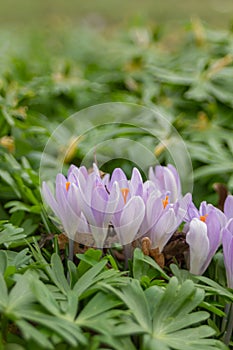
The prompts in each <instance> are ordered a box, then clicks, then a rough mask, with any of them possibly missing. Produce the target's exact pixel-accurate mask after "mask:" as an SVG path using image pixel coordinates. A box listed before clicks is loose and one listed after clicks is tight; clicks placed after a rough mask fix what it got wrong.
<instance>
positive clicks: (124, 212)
mask: <svg viewBox="0 0 233 350" xmlns="http://www.w3.org/2000/svg"><path fill="white" fill-rule="evenodd" d="M105 183H106V182H105ZM116 183H117V185H118V188H119V194H120V195H119V201H118V204H117V207H116V210H115V213H114V215H113V217H112V224H113V226H114V230H115V232H116V234H117V236H118V238H119V241H120V243H121V244H122V245H126V244H128V243H130V242H132V241H133V240H134V238H135V236H136V235H137V234H138V231H139V228H140V226H141V223H142V220H143V218H144V215H145V205H144V202H143V199H142V198H141V195H142V193H143V181H142V177H141V174H140V172H139V171H138V169H136V168H133V171H132V175H131V178H130V180H127V177H126V175H125V173H124V172H123V170H122V169H120V168H116V169H115V170H114V171H113V173H112V176H111V179H110V181H109V178H108V183H106V187H107V189H108V191H110V193H111V192H112V189H113V186H114V184H116Z"/></svg>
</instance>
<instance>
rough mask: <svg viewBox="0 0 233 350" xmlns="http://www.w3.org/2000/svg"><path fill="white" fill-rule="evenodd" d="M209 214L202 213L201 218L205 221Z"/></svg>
mask: <svg viewBox="0 0 233 350" xmlns="http://www.w3.org/2000/svg"><path fill="white" fill-rule="evenodd" d="M207 216H208V214H205V215H201V216H200V220H201V221H203V222H206V218H207Z"/></svg>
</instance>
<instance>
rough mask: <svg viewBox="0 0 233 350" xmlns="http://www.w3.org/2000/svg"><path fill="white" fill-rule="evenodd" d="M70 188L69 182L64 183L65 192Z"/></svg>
mask: <svg viewBox="0 0 233 350" xmlns="http://www.w3.org/2000/svg"><path fill="white" fill-rule="evenodd" d="M69 188H70V181H67V182H66V191H68V189H69Z"/></svg>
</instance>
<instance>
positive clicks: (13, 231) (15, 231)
mask: <svg viewBox="0 0 233 350" xmlns="http://www.w3.org/2000/svg"><path fill="white" fill-rule="evenodd" d="M23 231H24V230H23V229H22V228H16V227H15V226H13V225H12V224H5V225H3V230H2V231H0V244H5V245H8V244H10V243H11V242H15V241H18V240H20V239H22V238H24V237H25V236H26V235H25V234H24V233H22V232H23Z"/></svg>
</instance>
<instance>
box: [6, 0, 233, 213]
mask: <svg viewBox="0 0 233 350" xmlns="http://www.w3.org/2000/svg"><path fill="white" fill-rule="evenodd" d="M232 20H233V1H232V0H223V1H221V2H220V1H215V0H214V1H211V0H205V1H193V0H192V1H186V2H185V1H173V0H167V1H152V0H146V1H143V2H142V1H139V0H137V1H132V2H130V1H122V0H121V1H106V0H105V1H104V0H102V1H96V2H94V1H90V0H86V1H74V0H70V1H66V2H65V1H60V0H59V1H53V2H52V1H44V0H43V1H28V0H21V1H12V0H9V1H7V2H6V1H5V2H2V3H1V11H0V166H1V168H2V172H1V171H0V185H1V193H0V201H1V202H2V210H1V205H0V213H2V216H4V217H6V218H7V217H8V216H9V213H8V209H6V208H10V207H11V204H12V203H11V202H10V204H9V201H11V200H13V199H15V195H16V196H18V197H19V198H21V199H20V200H22V202H23V203H24V205H30V200H31V199H28V198H24V192H25V191H24V189H23V188H21V185H22V184H21V183H18V181H19V176H18V175H19V172H23V171H24V170H25V169H24V168H23V167H24V164H27V165H26V168H27V169H28V167H29V166H30V167H31V168H32V169H33V171H35V178H36V176H38V169H39V165H40V158H41V154H42V152H43V149H44V146H45V144H46V142H47V140H48V138H49V137H50V136H51V135H52V133H53V130H54V129H55V128H56V127H57V126H58V125H59V124H60V123H61V122H62V121H63V120H65V119H66V118H67V117H68V116H70V115H71V114H73V113H75V112H77V111H79V110H81V109H83V108H86V107H89V106H93V105H95V104H100V103H105V102H129V103H135V104H139V105H142V106H147V107H149V108H154V107H156V108H159V109H160V111H161V112H162V113H163V114H164V115H165V116H166V118H167V119H168V120H169V122H170V123H171V125H172V126H173V127H175V128H176V129H177V130H178V132H179V134H180V135H181V137H182V138H183V139H184V141H185V143H186V146H187V147H188V151H189V153H190V155H191V158H192V164H193V168H194V180H195V186H194V192H193V194H194V199H195V201H196V203H198V202H200V201H201V200H204V199H207V200H209V201H212V202H213V203H214V204H216V203H217V201H218V196H217V194H216V192H215V191H214V189H213V184H214V183H216V182H220V183H224V184H226V185H227V186H228V189H229V190H230V191H233V161H232V159H233V141H232V140H233V138H232V133H233V126H232V120H233V78H232V77H233V35H232V30H233V26H232V23H233V22H232ZM119 132H120V134H122V133H123V134H124V133H126V131H122V130H120V131H119ZM127 132H128V131H127ZM166 132H167V133H166V135H165V136H164V137H165V141H166V142H165V143H167V142H168V143H169V142H171V140H172V135H171V133H170V130H167V131H166ZM117 133H118V130H115V128H114V127H113V128H112V129H109V130H108V131H107V132H106V134H105V136H102V134H101V133H99V137H103V138H104V137H106V138H107V137H108V135H111V136H112V137H117ZM64 135H65V137H64V138H63V139H62V137H61V142H60V148H58V149H57V152H56V153H55V154H54V159H53V161H54V162H56V160H57V158H59V157H61V156H62V155H63V156H64V153H65V152H67V156H66V163H67V166H68V165H69V163H75V164H77V165H79V164H80V163H81V161H82V159H83V157H84V156H85V154H86V153H87V151H88V137H87V138H86V141H85V140H82V141H81V142H80V143H78V144H77V145H75V146H77V147H74V148H72V147H71V144H72V142H73V136H74V135H72V134H67V133H66V130H64ZM130 137H131V138H133V139H135V140H138V139H140V142H144V143H145V145H146V147H148V148H149V149H150V150H151V151H152V152H154V153H155V154H156V156H157V157H158V161H159V162H160V163H161V164H167V163H168V162H169V161H170V157H169V154H168V152H167V151H166V149H165V148H164V147H161V144H156V143H155V142H154V141H153V140H149V139H148V138H147V137H146V136H145V135H143V136H142V135H139V134H138V133H137V132H136V131H132V130H130ZM90 138H92V136H90ZM90 138H89V139H90ZM96 142H97V141H96ZM98 142H99V141H98ZM70 147H71V148H70ZM67 150H68V151H67ZM113 151H114V150H113ZM131 151H132V152H134V150H133V149H132V150H131ZM25 159H26V163H25ZM122 166H123V162H122ZM130 167H131V165H130V166H129V167H128V169H126V171H127V173H128V174H130ZM0 170H1V169H0ZM102 170H106V169H102ZM26 178H27V176H26V175H25V179H26ZM35 178H34V179H33V181H34V180H35ZM27 185H28V186H32V187H33V186H35V188H36V189H38V182H36V181H35V183H34V184H30V182H29V183H28V184H27ZM21 192H22V196H21V197H20V195H19V193H21ZM12 205H14V203H13V204H12ZM7 206H8V207H7Z"/></svg>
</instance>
